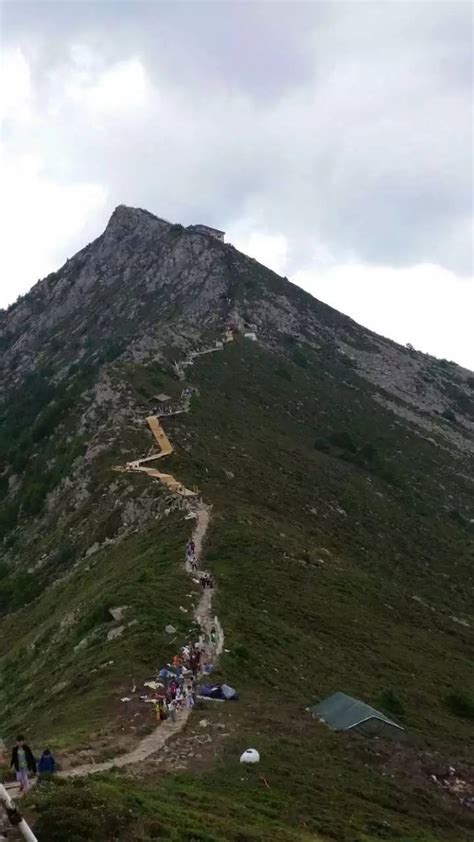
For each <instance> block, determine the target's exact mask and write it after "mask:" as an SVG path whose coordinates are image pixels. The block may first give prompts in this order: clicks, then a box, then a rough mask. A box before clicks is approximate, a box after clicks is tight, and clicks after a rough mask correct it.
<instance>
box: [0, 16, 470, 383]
mask: <svg viewBox="0 0 474 842" xmlns="http://www.w3.org/2000/svg"><path fill="white" fill-rule="evenodd" d="M471 16H472V7H471V6H470V4H467V3H466V4H464V3H462V2H456V0H450V2H449V3H444V2H435V3H431V2H425V0H420V2H413V0H411V2H398V0H397V1H396V0H393V2H390V0H389V2H383V0H380V2H377V0H375V2H350V3H344V2H335V1H332V2H311V3H304V2H264V1H263V0H261V2H260V1H259V0H253V2H237V3H234V2H227V0H221V1H220V2H201V1H200V0H194V2H176V0H173V2H159V0H154V2H140V0H137V2H127V0H121V2H120V0H102V2H87V0H84V1H83V2H80V1H79V0H77V2H76V0H73V2H70V0H57V2H54V0H51V2H41V0H35V2H32V3H27V2H22V0H11V2H4V3H3V6H2V20H1V61H2V65H3V66H2V74H1V78H2V80H3V90H2V97H1V99H2V104H1V108H2V118H3V130H2V136H1V142H2V174H1V188H2V189H1V201H2V208H1V213H2V220H1V226H2V227H1V230H2V241H3V242H2V249H1V253H0V262H1V266H0V270H1V278H2V280H1V293H0V306H6V305H8V304H9V303H10V302H11V301H13V300H14V299H15V298H16V297H17V296H18V294H20V293H24V292H25V291H26V290H28V289H29V287H30V286H31V285H32V284H33V283H35V282H36V280H37V279H38V278H40V277H43V276H44V275H45V274H47V273H48V272H50V271H52V270H53V269H56V268H58V267H59V266H60V265H61V263H62V262H64V260H65V259H66V257H68V256H70V255H71V254H73V253H74V252H75V251H77V250H78V249H79V248H80V247H81V246H82V245H84V244H85V243H86V242H88V241H89V240H91V239H93V238H94V237H95V236H97V235H98V234H99V233H100V232H101V230H102V229H103V228H104V227H105V224H106V222H107V219H108V217H109V216H110V214H111V212H112V210H113V208H114V207H115V206H116V205H117V204H121V203H123V204H129V205H135V206H140V207H144V208H147V209H148V210H150V211H152V212H153V213H156V214H157V215H158V216H162V217H164V218H166V219H169V220H171V221H179V222H181V223H183V224H189V223H191V222H204V223H207V224H211V225H212V224H214V225H216V226H218V227H219V228H224V229H225V230H226V231H227V239H228V240H229V241H230V242H232V243H234V245H236V246H237V247H238V248H240V249H241V250H242V251H245V252H246V253H248V254H251V255H252V256H254V257H256V258H257V259H259V260H261V261H262V262H264V263H266V264H267V265H269V266H271V267H272V268H274V269H276V270H277V271H279V272H281V273H282V274H285V275H287V276H288V277H289V278H290V279H291V280H293V281H294V282H295V283H298V284H300V285H301V286H303V287H304V288H305V289H307V290H309V291H310V292H311V293H313V294H314V295H316V296H317V297H318V298H320V299H322V300H323V301H326V302H327V303H329V304H332V305H333V306H335V307H337V308H338V309H339V310H342V311H343V312H345V313H347V314H349V315H351V316H352V317H353V318H355V319H356V320H357V321H359V322H361V323H363V324H365V325H367V326H368V327H370V328H372V329H374V330H376V331H378V332H379V333H382V334H385V335H387V336H390V337H392V338H394V339H396V340H398V341H400V342H403V343H405V342H411V343H412V344H413V345H415V347H417V348H419V349H421V350H424V351H429V352H430V353H433V354H436V355H437V356H440V357H447V358H449V359H454V360H456V361H457V362H459V363H461V364H464V365H467V366H469V367H470V368H474V337H473V330H472V324H473V323H474V279H473V266H472V233H473V228H472V215H473V214H472V139H473V138H472V128H471V117H472V114H471V99H472V56H471V25H472V21H471Z"/></svg>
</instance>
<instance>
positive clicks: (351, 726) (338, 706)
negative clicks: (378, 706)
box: [310, 693, 405, 740]
mask: <svg viewBox="0 0 474 842" xmlns="http://www.w3.org/2000/svg"><path fill="white" fill-rule="evenodd" d="M310 711H311V714H312V716H313V717H314V718H315V719H319V720H320V721H321V722H324V723H325V725H327V726H328V727H329V728H332V729H333V731H356V732H357V733H358V734H363V735H364V736H366V737H371V736H380V737H392V739H396V740H400V739H402V738H403V736H404V733H405V729H404V728H402V726H401V725H398V724H397V723H396V722H393V720H392V719H389V718H388V717H387V716H385V714H383V713H381V712H380V711H379V710H375V708H373V707H370V705H366V704H365V702H361V701H359V699H353V698H352V696H347V695H346V694H345V693H333V695H332V696H328V698H327V699H324V701H322V702H319V704H317V705H313V706H312V707H311V708H310Z"/></svg>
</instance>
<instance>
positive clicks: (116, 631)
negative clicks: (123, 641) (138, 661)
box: [107, 626, 127, 640]
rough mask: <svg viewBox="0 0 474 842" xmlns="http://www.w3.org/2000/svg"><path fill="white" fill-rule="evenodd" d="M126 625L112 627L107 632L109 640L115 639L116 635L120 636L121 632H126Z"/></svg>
mask: <svg viewBox="0 0 474 842" xmlns="http://www.w3.org/2000/svg"><path fill="white" fill-rule="evenodd" d="M126 628H127V627H126V626H117V628H116V629H110V631H109V632H108V634H107V640H115V638H116V637H120V635H121V634H123V633H124V631H125V629H126Z"/></svg>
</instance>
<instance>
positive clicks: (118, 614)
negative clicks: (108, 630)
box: [109, 605, 128, 620]
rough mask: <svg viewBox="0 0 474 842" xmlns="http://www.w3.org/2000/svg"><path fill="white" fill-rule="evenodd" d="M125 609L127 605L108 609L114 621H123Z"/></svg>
mask: <svg viewBox="0 0 474 842" xmlns="http://www.w3.org/2000/svg"><path fill="white" fill-rule="evenodd" d="M127 608H128V605H118V606H117V608H109V614H111V615H112V617H113V618H114V620H123V618H124V616H125V612H126V610H127Z"/></svg>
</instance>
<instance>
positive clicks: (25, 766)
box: [10, 734, 36, 792]
mask: <svg viewBox="0 0 474 842" xmlns="http://www.w3.org/2000/svg"><path fill="white" fill-rule="evenodd" d="M10 766H11V767H12V769H13V768H14V769H15V772H16V779H17V781H18V783H19V784H20V792H28V790H29V789H30V786H31V784H30V780H29V778H28V772H31V774H32V775H36V760H35V758H34V755H33V752H32V751H31V748H30V747H29V745H27V744H26V743H25V738H24V737H23V736H22V735H21V734H20V735H19V736H18V737H17V738H16V746H14V747H13V751H12V756H11V760H10Z"/></svg>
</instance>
